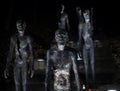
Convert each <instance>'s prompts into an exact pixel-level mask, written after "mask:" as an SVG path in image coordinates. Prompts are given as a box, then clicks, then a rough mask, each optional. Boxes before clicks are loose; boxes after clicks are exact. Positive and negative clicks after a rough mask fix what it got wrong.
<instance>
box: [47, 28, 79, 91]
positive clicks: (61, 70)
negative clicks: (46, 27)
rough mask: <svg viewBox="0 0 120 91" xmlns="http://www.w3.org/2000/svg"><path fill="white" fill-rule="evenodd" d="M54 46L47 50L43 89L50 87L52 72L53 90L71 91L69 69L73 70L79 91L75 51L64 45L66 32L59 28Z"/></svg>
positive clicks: (66, 37)
mask: <svg viewBox="0 0 120 91" xmlns="http://www.w3.org/2000/svg"><path fill="white" fill-rule="evenodd" d="M55 40H56V42H57V45H56V47H54V48H51V49H49V50H48V51H47V63H46V78H45V91H49V89H50V81H51V80H50V78H51V76H52V73H53V76H54V77H53V78H54V82H53V84H54V91H71V81H70V77H71V74H70V72H71V70H73V72H74V75H75V80H76V85H77V90H76V91H80V80H79V75H78V69H77V64H76V56H75V53H74V52H72V51H71V50H69V48H67V47H66V43H67V41H68V33H67V32H66V31H63V30H61V29H58V30H57V31H56V32H55ZM51 72H52V73H51Z"/></svg>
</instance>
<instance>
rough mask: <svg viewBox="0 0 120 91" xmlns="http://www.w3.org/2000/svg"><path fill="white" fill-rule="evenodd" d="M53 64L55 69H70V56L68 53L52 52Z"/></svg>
mask: <svg viewBox="0 0 120 91" xmlns="http://www.w3.org/2000/svg"><path fill="white" fill-rule="evenodd" d="M52 59H53V64H54V67H55V68H68V69H69V68H70V65H71V56H70V54H69V52H67V51H65V52H59V51H57V52H54V53H53V55H52Z"/></svg>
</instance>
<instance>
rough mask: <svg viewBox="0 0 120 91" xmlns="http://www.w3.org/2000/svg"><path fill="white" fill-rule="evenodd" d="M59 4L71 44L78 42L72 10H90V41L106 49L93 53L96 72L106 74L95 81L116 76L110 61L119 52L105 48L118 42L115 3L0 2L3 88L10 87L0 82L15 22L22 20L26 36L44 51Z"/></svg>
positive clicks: (82, 0)
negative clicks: (91, 38) (65, 12)
mask: <svg viewBox="0 0 120 91" xmlns="http://www.w3.org/2000/svg"><path fill="white" fill-rule="evenodd" d="M61 4H64V5H65V7H66V11H67V13H68V17H69V21H70V32H69V33H70V35H71V36H70V40H73V41H77V39H78V30H77V24H78V18H77V15H76V11H75V8H76V7H77V6H79V7H81V9H82V10H84V9H90V8H93V26H94V36H93V37H94V39H98V40H101V41H102V44H103V45H105V46H104V47H103V48H101V49H95V52H96V59H97V61H96V64H97V66H96V67H97V70H99V69H100V68H103V69H104V70H105V71H104V72H102V71H103V69H101V70H100V71H98V75H99V74H100V73H102V74H101V75H99V76H98V81H99V82H100V84H102V83H105V79H106V78H108V83H109V81H110V79H111V78H112V76H110V74H112V75H113V74H114V73H116V64H115V62H114V61H113V60H112V58H111V57H112V53H114V52H115V53H118V52H116V50H115V51H113V50H112V49H109V47H110V45H109V47H108V45H107V46H106V44H108V43H109V42H110V41H111V39H114V40H113V41H115V40H117V42H114V44H115V45H116V44H119V39H120V37H119V33H120V32H119V17H118V16H119V15H118V13H119V10H118V9H119V8H118V5H117V2H115V0H111V1H110V0H107V1H106V0H3V1H0V7H1V9H0V10H1V11H0V15H1V16H0V21H1V28H0V42H1V43H0V58H1V61H0V69H1V70H0V74H1V75H0V78H1V79H0V80H1V83H0V84H2V82H5V83H4V84H3V86H5V85H6V83H7V84H8V83H9V80H8V82H7V80H5V79H4V78H3V70H4V68H5V63H6V57H7V53H8V50H9V42H10V41H9V40H10V36H11V35H13V34H14V33H16V32H17V31H16V26H15V22H16V21H17V20H18V19H24V20H25V21H26V23H27V29H26V33H27V34H30V35H31V36H32V37H33V39H34V42H35V43H36V44H38V45H42V46H43V48H44V49H45V50H47V49H48V48H49V47H50V44H51V42H52V40H53V39H54V32H55V30H56V29H57V27H58V20H59V17H60V11H61ZM110 60H112V61H110ZM97 62H98V63H97ZM110 69H111V70H112V71H111V70H110ZM114 69H115V71H114ZM108 70H109V71H108ZM117 70H118V69H117ZM106 72H107V73H106ZM106 74H107V75H106ZM114 75H116V74H114ZM117 76H118V75H117ZM114 78H115V77H114ZM114 78H113V79H114ZM10 81H11V80H10Z"/></svg>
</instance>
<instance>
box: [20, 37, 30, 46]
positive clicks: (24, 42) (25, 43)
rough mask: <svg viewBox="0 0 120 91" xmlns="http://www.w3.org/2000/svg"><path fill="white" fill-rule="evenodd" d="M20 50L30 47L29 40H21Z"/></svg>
mask: <svg viewBox="0 0 120 91" xmlns="http://www.w3.org/2000/svg"><path fill="white" fill-rule="evenodd" d="M19 41H20V48H26V47H27V45H28V42H27V38H20V39H19Z"/></svg>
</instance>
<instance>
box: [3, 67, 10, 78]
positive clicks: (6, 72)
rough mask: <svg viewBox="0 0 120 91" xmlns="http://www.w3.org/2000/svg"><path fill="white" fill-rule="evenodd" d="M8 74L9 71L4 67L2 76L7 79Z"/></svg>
mask: <svg viewBox="0 0 120 91" xmlns="http://www.w3.org/2000/svg"><path fill="white" fill-rule="evenodd" d="M8 76H9V72H8V70H7V69H5V70H4V77H5V79H7V78H8Z"/></svg>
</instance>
